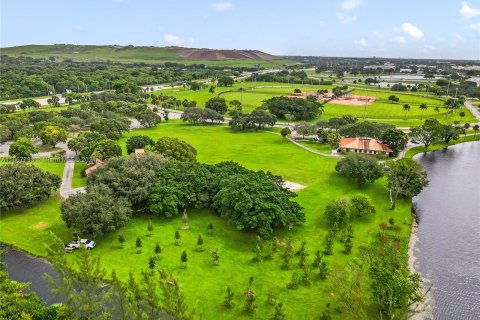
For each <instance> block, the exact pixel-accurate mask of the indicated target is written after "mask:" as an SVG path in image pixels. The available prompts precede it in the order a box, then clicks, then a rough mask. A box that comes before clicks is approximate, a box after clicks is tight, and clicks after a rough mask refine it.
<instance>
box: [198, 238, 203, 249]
mask: <svg viewBox="0 0 480 320" xmlns="http://www.w3.org/2000/svg"><path fill="white" fill-rule="evenodd" d="M197 251H198V252H202V251H203V238H202V235H201V234H199V235H198V239H197Z"/></svg>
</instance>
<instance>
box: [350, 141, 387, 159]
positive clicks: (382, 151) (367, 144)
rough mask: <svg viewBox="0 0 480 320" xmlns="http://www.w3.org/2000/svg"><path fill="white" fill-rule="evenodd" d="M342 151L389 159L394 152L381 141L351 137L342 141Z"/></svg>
mask: <svg viewBox="0 0 480 320" xmlns="http://www.w3.org/2000/svg"><path fill="white" fill-rule="evenodd" d="M340 151H341V153H343V154H346V153H361V154H370V155H375V156H377V155H378V156H382V157H388V156H389V155H390V154H391V153H392V152H393V151H392V149H390V148H389V147H388V145H386V144H384V143H382V141H381V140H378V139H373V138H361V137H351V138H342V139H340Z"/></svg>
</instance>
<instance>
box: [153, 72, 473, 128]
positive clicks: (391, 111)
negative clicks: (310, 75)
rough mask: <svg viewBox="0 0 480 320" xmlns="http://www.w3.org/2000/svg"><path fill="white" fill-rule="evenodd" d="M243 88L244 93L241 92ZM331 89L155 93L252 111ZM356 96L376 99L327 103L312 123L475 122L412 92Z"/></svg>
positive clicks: (249, 86) (253, 86)
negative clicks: (215, 100)
mask: <svg viewBox="0 0 480 320" xmlns="http://www.w3.org/2000/svg"><path fill="white" fill-rule="evenodd" d="M242 87H243V89H244V90H243V91H240V89H241V88H242ZM332 87H333V86H319V85H308V86H306V85H301V84H287V83H272V82H244V83H241V82H236V83H235V84H234V85H233V86H232V87H218V88H217V89H216V91H215V93H214V94H212V93H210V92H209V91H208V88H205V89H202V90H198V91H192V90H190V89H189V88H188V87H187V88H176V89H166V90H159V91H156V92H155V94H164V95H169V96H173V97H175V98H177V99H180V100H183V99H188V100H194V101H197V106H198V107H201V108H203V107H204V106H205V102H206V101H207V100H208V99H210V98H212V97H216V96H220V97H223V98H225V100H226V101H227V102H229V101H232V100H235V99H236V100H239V101H241V102H242V103H243V110H244V111H245V112H251V111H252V110H253V109H255V108H257V107H259V106H261V104H262V101H263V100H265V99H269V98H272V97H276V96H287V95H289V94H290V93H292V92H293V90H294V89H295V88H299V89H301V90H302V91H304V92H307V91H310V92H312V91H317V90H318V89H320V88H322V89H328V90H330V91H331V90H332ZM352 93H353V94H356V95H370V96H374V97H376V98H377V100H376V101H375V102H374V103H372V104H371V105H370V106H366V112H365V106H347V105H340V104H333V103H327V104H325V105H324V113H323V114H322V115H321V116H320V117H319V118H318V119H315V120H314V121H313V122H315V121H318V120H323V119H329V118H333V117H341V116H343V115H354V116H356V117H358V118H360V119H362V118H364V116H365V115H366V118H367V119H375V120H377V121H382V122H387V123H391V124H394V125H397V126H400V127H410V126H417V125H421V124H422V123H423V120H424V119H426V118H436V119H438V120H439V121H440V122H442V123H453V122H454V121H459V122H461V123H466V122H468V123H472V122H476V120H475V117H474V116H473V115H472V114H471V113H470V111H469V110H468V109H467V108H462V110H461V111H464V112H465V117H463V118H461V117H460V116H459V115H458V114H459V111H458V110H457V111H456V112H455V114H452V115H448V114H447V109H446V108H444V107H443V100H442V99H441V98H438V97H433V96H422V95H421V94H411V93H397V92H392V91H388V92H387V91H385V92H383V91H379V90H374V91H364V90H357V89H355V90H353V92H352ZM391 94H395V95H396V96H397V97H399V98H400V102H399V103H391V102H389V101H388V97H389V96H390V95H391ZM422 103H426V104H427V109H426V110H421V109H420V108H419V106H420V104H422ZM404 104H409V105H410V111H408V112H405V111H404V110H403V105H404ZM437 106H438V107H440V111H439V112H438V113H437V112H435V110H434V109H435V107H437Z"/></svg>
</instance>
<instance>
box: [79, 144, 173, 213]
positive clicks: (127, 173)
mask: <svg viewBox="0 0 480 320" xmlns="http://www.w3.org/2000/svg"><path fill="white" fill-rule="evenodd" d="M165 164H166V160H165V158H163V157H162V156H160V155H157V154H154V153H146V154H145V155H143V156H141V157H139V158H138V159H137V158H136V157H135V156H134V155H130V156H128V157H117V158H112V159H109V160H108V161H106V162H105V163H104V164H103V165H102V166H99V167H98V168H97V169H96V170H95V171H94V172H93V173H92V174H91V175H90V176H89V178H88V181H87V191H89V189H90V188H91V187H93V186H106V187H108V188H109V189H110V190H111V191H112V193H113V195H114V196H116V197H121V198H127V199H128V201H129V202H130V203H131V205H132V206H133V207H135V208H141V207H143V206H144V205H146V201H147V198H148V194H149V190H150V188H151V187H152V186H153V185H154V184H155V182H156V181H157V177H156V172H157V170H159V169H160V168H162V167H163V166H164V165H165Z"/></svg>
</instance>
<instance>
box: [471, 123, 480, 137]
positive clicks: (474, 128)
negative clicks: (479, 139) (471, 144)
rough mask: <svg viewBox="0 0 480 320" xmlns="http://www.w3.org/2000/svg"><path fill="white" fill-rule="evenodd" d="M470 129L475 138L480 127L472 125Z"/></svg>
mask: <svg viewBox="0 0 480 320" xmlns="http://www.w3.org/2000/svg"><path fill="white" fill-rule="evenodd" d="M472 129H473V131H474V132H475V137H476V136H477V132H478V130H479V129H480V125H478V124H474V125H473V126H472Z"/></svg>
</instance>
